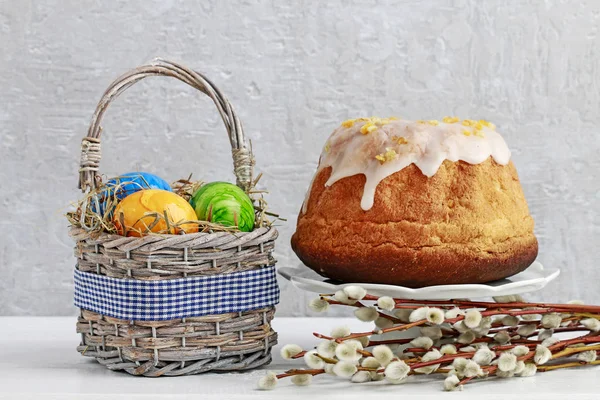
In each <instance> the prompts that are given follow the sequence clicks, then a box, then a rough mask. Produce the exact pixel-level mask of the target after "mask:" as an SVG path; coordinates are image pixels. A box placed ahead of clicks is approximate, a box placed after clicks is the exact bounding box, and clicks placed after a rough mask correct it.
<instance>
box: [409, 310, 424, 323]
mask: <svg viewBox="0 0 600 400" xmlns="http://www.w3.org/2000/svg"><path fill="white" fill-rule="evenodd" d="M427 314H429V307H419V308H417V309H416V310H413V312H411V313H410V317H409V318H408V320H409V321H410V322H416V321H421V320H423V319H427Z"/></svg>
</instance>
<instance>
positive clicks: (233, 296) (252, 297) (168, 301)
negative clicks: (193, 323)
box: [75, 266, 279, 321]
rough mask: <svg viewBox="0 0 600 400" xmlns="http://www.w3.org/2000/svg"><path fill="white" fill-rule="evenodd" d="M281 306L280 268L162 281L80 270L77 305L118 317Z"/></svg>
mask: <svg viewBox="0 0 600 400" xmlns="http://www.w3.org/2000/svg"><path fill="white" fill-rule="evenodd" d="M277 303H279V287H278V286H277V278H276V276H275V266H268V267H264V268H260V269H255V270H251V271H243V272H236V273H232V274H225V275H214V276H195V277H187V278H181V279H170V280H161V281H143V280H134V279H118V278H111V277H108V276H103V275H98V274H93V273H89V272H82V271H79V270H75V305H76V306H77V307H79V308H83V309H85V310H90V311H94V312H97V313H99V314H102V315H106V316H109V317H113V318H120V319H125V320H135V321H164V320H169V319H177V318H186V317H200V316H202V315H209V314H224V313H230V312H240V311H249V310H255V309H259V308H263V307H268V306H273V305H275V304H277Z"/></svg>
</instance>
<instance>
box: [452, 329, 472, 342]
mask: <svg viewBox="0 0 600 400" xmlns="http://www.w3.org/2000/svg"><path fill="white" fill-rule="evenodd" d="M456 340H457V342H458V343H461V344H469V343H472V342H473V340H475V334H474V333H473V332H472V331H467V332H464V333H461V334H460V335H459V336H458V339H456Z"/></svg>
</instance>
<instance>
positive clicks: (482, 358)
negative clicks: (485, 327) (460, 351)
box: [473, 347, 496, 365]
mask: <svg viewBox="0 0 600 400" xmlns="http://www.w3.org/2000/svg"><path fill="white" fill-rule="evenodd" d="M494 357H496V353H494V352H493V351H492V350H490V349H488V348H487V347H482V348H480V349H479V350H477V351H476V352H475V355H474V356H473V361H475V362H476V363H477V364H479V365H490V363H491V362H492V360H493V359H494Z"/></svg>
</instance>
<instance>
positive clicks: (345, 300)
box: [333, 290, 356, 305]
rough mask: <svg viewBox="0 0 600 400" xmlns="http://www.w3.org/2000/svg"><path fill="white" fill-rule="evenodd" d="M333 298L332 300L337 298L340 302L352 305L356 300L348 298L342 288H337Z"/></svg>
mask: <svg viewBox="0 0 600 400" xmlns="http://www.w3.org/2000/svg"><path fill="white" fill-rule="evenodd" d="M333 298H334V300H337V301H339V302H340V303H344V304H350V305H352V304H354V303H356V300H351V299H349V298H348V295H347V294H346V292H344V291H343V290H338V291H337V292H335V294H334V295H333Z"/></svg>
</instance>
